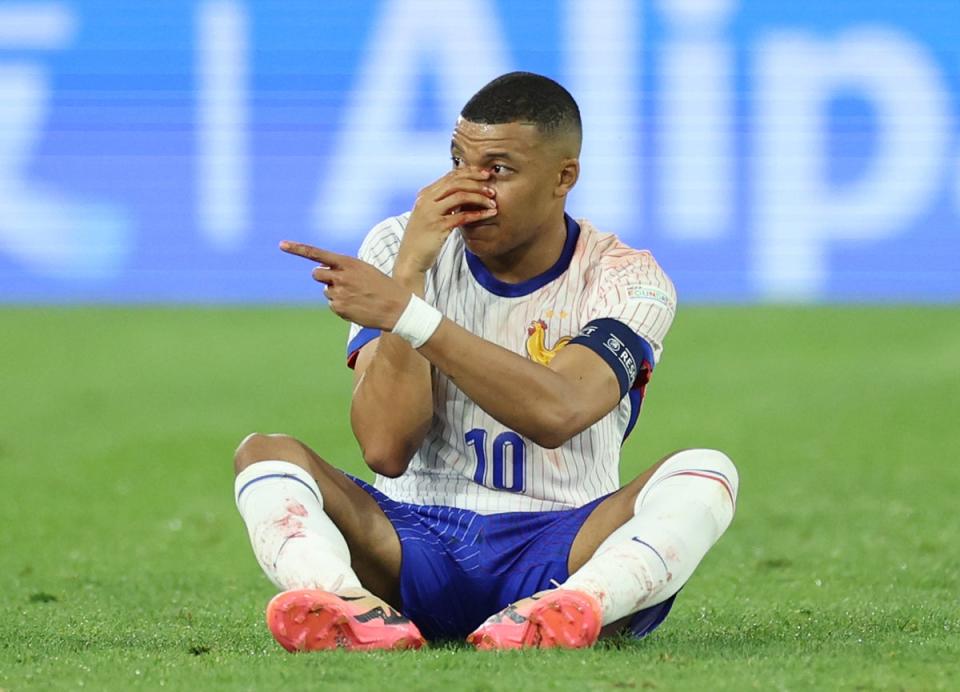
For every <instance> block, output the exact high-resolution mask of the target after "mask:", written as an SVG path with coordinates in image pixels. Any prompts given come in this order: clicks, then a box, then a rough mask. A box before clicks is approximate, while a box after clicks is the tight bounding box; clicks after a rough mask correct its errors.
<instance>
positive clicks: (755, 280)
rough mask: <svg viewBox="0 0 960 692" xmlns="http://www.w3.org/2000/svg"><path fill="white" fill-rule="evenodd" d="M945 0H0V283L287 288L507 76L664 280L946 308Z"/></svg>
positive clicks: (85, 294) (434, 166)
mask: <svg viewBox="0 0 960 692" xmlns="http://www.w3.org/2000/svg"><path fill="white" fill-rule="evenodd" d="M958 27H960V2H956V1H955V0H916V1H915V2H909V3H906V2H900V1H899V0H846V1H845V2H842V3H838V2H835V1H828V0H809V1H808V2H802V3H790V2H781V1H779V0H751V1H750V2H747V1H746V0H647V1H644V2H630V1H629V0H609V1H606V2H602V1H598V0H556V1H552V2H546V1H528V2H522V3H521V2H511V1H510V0H498V1H494V0H356V1H347V0H343V1H329V2H306V1H303V0H287V1H285V2H282V3H278V2H267V1H266V0H263V1H254V0H248V1H246V2H244V1H242V0H196V1H194V2H186V1H181V0H165V1H164V2H149V3H148V2H120V1H119V0H74V1H70V2H67V1H62V2H61V1H55V0H35V1H33V0H17V1H16V2H8V1H5V0H0V301H3V302H33V303H36V302H55V303H56V302H92V301H107V302H157V301H173V302H221V301H227V302H238V301H254V302H262V301H301V300H316V299H319V298H320V291H319V288H318V287H317V286H316V285H313V284H312V283H311V282H310V281H309V278H308V274H307V273H305V272H303V271H298V270H301V269H302V267H301V266H300V265H298V264H296V262H297V260H296V259H294V258H290V257H288V256H285V255H282V253H280V252H279V251H278V250H277V249H276V245H277V241H278V240H280V239H282V238H291V239H297V240H303V241H306V242H310V243H314V244H318V245H322V246H324V247H328V248H331V249H334V250H338V251H342V252H350V253H353V252H356V250H357V248H358V246H359V243H360V241H361V239H362V237H363V235H364V234H365V232H366V231H367V230H368V229H369V228H370V227H371V226H372V225H373V224H375V223H376V222H377V221H379V220H380V219H382V218H384V217H386V216H389V215H393V214H397V213H400V212H402V211H405V210H406V209H408V208H409V207H410V206H411V204H412V201H413V198H414V196H415V194H416V191H417V190H418V189H419V188H421V187H423V186H424V185H426V184H427V183H429V182H431V181H432V180H434V179H435V178H437V177H439V176H440V175H442V174H443V173H444V172H445V171H446V170H447V169H448V167H449V158H448V147H449V136H450V131H451V128H452V125H453V122H454V121H455V119H456V116H457V114H458V112H459V110H460V108H461V107H462V106H463V104H464V103H465V102H466V100H467V99H468V98H469V97H470V95H471V94H472V93H473V92H475V91H476V90H477V89H478V88H479V87H481V86H482V85H483V84H484V83H486V82H487V81H489V80H490V79H491V78H493V77H495V76H496V75H498V74H501V73H503V72H507V71H510V70H516V69H522V70H529V71H534V72H540V73H543V74H546V75H549V76H551V77H553V78H555V79H557V80H559V81H560V82H562V83H563V84H564V85H565V86H567V87H568V89H569V90H570V91H571V92H572V93H573V94H574V96H575V97H576V98H577V100H578V102H579V104H580V106H581V110H582V113H583V119H584V127H585V139H584V152H583V157H582V175H581V181H580V183H579V185H578V187H577V189H576V190H575V191H574V193H573V195H572V197H571V199H570V201H569V205H568V210H569V211H570V212H571V213H572V214H573V215H574V216H576V217H586V218H589V219H591V220H593V221H594V222H595V223H596V224H597V225H598V226H599V227H600V228H602V229H604V230H610V231H613V232H616V233H617V234H618V235H620V236H621V237H622V238H623V239H624V240H625V241H626V242H628V243H630V244H632V245H634V246H637V247H645V248H649V249H651V250H652V251H653V252H654V254H655V255H656V256H657V258H658V260H659V261H660V263H661V264H662V265H664V267H665V268H666V269H667V271H668V273H670V274H671V276H672V277H673V278H674V280H675V282H676V284H677V287H678V291H679V293H680V297H681V300H682V301H684V302H686V301H691V300H693V301H735V302H751V301H770V300H788V301H807V300H810V301H872V302H880V301H932V302H944V301H957V300H960V270H958V268H957V267H958V263H960V44H958V43H957V41H956V35H957V28H958Z"/></svg>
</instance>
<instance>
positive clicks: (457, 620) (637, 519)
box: [235, 73, 738, 651]
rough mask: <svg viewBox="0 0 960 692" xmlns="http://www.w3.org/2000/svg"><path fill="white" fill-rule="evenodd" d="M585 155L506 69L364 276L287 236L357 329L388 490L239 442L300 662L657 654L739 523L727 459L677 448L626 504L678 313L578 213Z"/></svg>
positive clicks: (276, 621)
mask: <svg viewBox="0 0 960 692" xmlns="http://www.w3.org/2000/svg"><path fill="white" fill-rule="evenodd" d="M580 143H581V123H580V113H579V109H578V108H577V104H576V102H575V101H574V100H573V98H572V97H571V96H570V94H569V93H568V92H567V91H566V90H565V89H564V88H563V87H562V86H560V85H559V84H557V83H556V82H554V81H552V80H550V79H547V78H545V77H541V76H539V75H534V74H529V73H511V74H507V75H504V76H502V77H499V78H498V79H495V80H494V81H492V82H491V83H489V84H487V85H486V86H485V87H483V88H482V89H481V90H480V91H479V92H478V93H477V94H476V95H475V96H474V97H473V98H472V99H470V101H469V102H468V103H467V105H466V106H465V107H464V109H463V111H462V112H461V114H460V118H459V119H458V120H457V123H456V126H455V129H454V132H453V138H452V142H451V149H450V154H451V161H452V170H451V171H450V172H449V173H447V174H446V175H444V176H443V177H442V178H440V179H439V180H437V181H436V182H434V183H433V184H432V185H429V186H427V187H426V188H424V189H423V190H422V191H421V192H420V194H419V196H418V198H417V200H416V204H415V205H414V208H413V210H412V212H408V213H405V214H402V215H400V216H397V217H393V218H390V219H387V220H386V221H384V222H382V223H381V224H379V225H378V226H376V227H375V228H374V229H373V230H372V231H371V232H370V233H369V234H368V235H367V237H366V240H365V241H364V242H363V245H362V246H361V248H360V258H359V259H356V258H351V257H345V256H342V255H338V254H335V253H332V252H328V251H325V250H322V249H319V248H315V247H311V246H308V245H302V244H298V243H291V242H284V243H282V244H281V248H282V249H283V250H285V251H286V252H289V253H293V254H296V255H300V256H302V257H305V258H307V259H310V260H313V261H314V262H316V263H319V265H320V266H318V267H317V268H315V269H314V270H313V278H314V279H315V280H316V281H318V282H321V283H323V284H325V285H326V289H325V291H324V294H325V295H326V297H327V299H328V300H329V303H330V307H331V309H332V310H333V311H334V312H336V313H337V314H338V315H340V316H341V317H343V318H345V319H347V320H350V321H351V322H352V323H353V325H352V328H351V331H350V338H349V345H348V348H347V361H348V364H350V365H351V366H352V367H353V368H354V372H355V383H356V386H355V389H354V392H353V400H352V405H351V410H350V419H351V424H352V428H353V432H354V435H355V436H356V438H357V441H358V442H359V444H360V448H361V449H362V451H363V458H364V461H365V462H366V463H367V465H368V466H369V467H370V468H371V469H372V470H373V471H374V472H375V473H376V481H375V483H374V485H373V486H370V485H368V484H367V483H364V482H363V481H360V480H358V479H355V478H352V477H350V476H347V475H345V474H344V473H343V472H341V471H339V470H338V469H336V468H335V467H333V466H331V465H330V464H329V463H327V462H326V461H324V460H323V459H322V458H321V457H320V456H319V455H318V454H317V453H315V452H314V451H313V450H312V449H311V448H310V447H308V446H307V445H305V444H304V443H302V442H300V441H298V440H296V439H293V438H291V437H289V436H285V435H262V434H257V433H255V434H252V435H250V436H248V437H247V438H246V439H245V440H244V441H243V442H242V443H241V445H240V447H239V449H238V450H237V452H236V458H235V468H236V471H237V478H236V486H235V493H236V500H237V506H238V508H239V510H240V513H241V514H242V516H243V519H244V521H245V522H246V525H247V528H248V531H249V534H250V539H251V542H252V545H253V549H254V553H255V555H256V557H257V560H258V561H259V563H260V565H261V567H262V568H263V570H264V572H266V574H267V576H268V577H269V578H270V579H271V580H272V581H273V582H274V583H275V584H276V585H277V586H278V587H279V588H280V589H282V590H283V591H282V592H281V593H279V594H278V595H277V596H276V597H275V598H274V599H273V600H272V601H271V602H270V604H269V605H268V606H267V621H268V625H269V627H270V630H271V632H272V633H273V635H274V637H275V638H276V639H277V641H279V642H280V644H282V645H283V646H284V647H285V648H287V649H289V650H291V651H297V650H315V649H329V648H346V649H354V650H369V649H399V648H407V647H419V646H421V645H422V644H423V643H424V637H426V638H429V639H449V638H463V637H466V638H467V640H468V641H469V642H470V643H472V644H473V645H474V646H476V647H477V648H480V649H498V648H519V647H554V646H562V647H585V646H590V645H592V644H593V643H594V642H595V641H596V640H597V638H598V637H599V636H600V634H601V632H614V631H619V630H621V629H623V628H629V630H630V631H632V632H633V633H634V634H636V635H637V636H644V635H646V634H648V633H650V632H651V631H652V630H653V629H654V628H656V627H657V626H658V625H659V624H660V623H661V622H662V621H663V619H664V618H665V617H666V615H667V613H668V612H669V610H670V607H671V605H672V604H673V601H674V598H675V597H676V594H677V592H678V591H679V590H680V588H681V587H682V586H683V585H684V584H685V583H686V581H687V580H688V579H689V578H690V576H691V574H692V573H693V570H694V569H695V568H696V566H697V564H699V562H700V560H701V559H702V558H703V556H704V555H705V554H706V552H707V550H709V549H710V547H711V546H712V545H713V544H714V543H715V542H716V541H717V539H718V538H719V537H720V535H721V534H722V533H723V532H724V530H725V529H726V528H727V526H728V525H729V524H730V521H731V519H732V517H733V513H734V506H735V503H736V497H737V487H738V477H737V471H736V469H735V467H734V465H733V463H732V462H731V461H730V459H729V458H727V456H726V455H724V454H723V453H721V452H718V451H714V450H708V449H689V450H685V451H681V452H677V453H674V454H671V455H669V456H667V457H665V458H664V459H661V460H660V461H659V462H657V463H656V464H654V465H653V466H651V467H650V468H649V469H648V470H646V471H645V472H644V473H642V474H640V475H639V476H638V477H637V478H635V479H634V480H633V481H631V482H630V483H627V484H626V485H625V486H623V487H622V488H619V489H618V486H619V462H620V447H621V445H622V443H623V441H624V440H625V439H626V437H627V436H628V435H629V434H630V432H631V431H632V430H633V428H634V425H635V423H636V420H637V416H638V414H639V412H640V405H641V402H642V400H643V397H644V389H645V386H646V384H647V382H648V381H649V379H650V376H651V374H652V373H653V369H654V366H655V365H656V363H657V362H658V360H659V359H660V356H661V353H662V350H663V340H664V337H665V335H666V333H667V330H668V329H669V327H670V324H671V322H672V320H673V316H674V312H675V309H676V302H675V301H676V297H675V292H674V288H673V285H672V283H671V282H670V280H669V279H668V278H667V276H666V274H665V273H664V272H663V270H662V269H661V268H660V266H659V265H658V264H657V262H656V261H655V260H654V258H653V257H652V256H651V254H650V253H649V252H645V251H640V250H634V249H632V248H630V247H627V246H626V245H624V244H623V243H621V242H620V241H619V240H618V239H617V237H616V236H614V235H611V234H608V233H602V232H600V231H598V230H597V229H595V228H594V227H593V226H592V225H591V224H590V223H589V222H587V221H586V220H579V221H575V220H574V219H573V218H571V217H570V216H568V215H566V213H565V211H564V207H565V201H566V197H567V194H568V193H569V192H570V190H571V189H573V187H574V185H575V184H576V182H577V178H578V176H579V174H580V164H579V160H578V156H579V154H580ZM623 203H624V204H629V203H630V200H623ZM390 604H393V605H390Z"/></svg>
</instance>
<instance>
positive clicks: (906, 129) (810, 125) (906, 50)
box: [753, 28, 950, 299]
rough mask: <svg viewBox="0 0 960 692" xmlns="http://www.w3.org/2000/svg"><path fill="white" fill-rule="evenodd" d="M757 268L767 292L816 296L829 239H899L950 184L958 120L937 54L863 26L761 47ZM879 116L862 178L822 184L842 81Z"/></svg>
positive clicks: (783, 38)
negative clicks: (952, 134)
mask: <svg viewBox="0 0 960 692" xmlns="http://www.w3.org/2000/svg"><path fill="white" fill-rule="evenodd" d="M757 61H758V67H757V75H756V81H755V84H756V89H757V92H756V94H757V96H756V98H757V104H756V119H757V149H756V159H755V165H754V171H753V179H754V180H755V181H756V200H757V201H756V205H757V206H756V210H757V211H756V214H757V215H756V233H757V237H756V240H755V246H754V248H753V270H754V272H755V276H756V280H757V282H758V284H759V288H760V290H761V292H762V294H763V296H764V297H766V298H774V299H803V298H810V297H817V296H818V295H819V293H820V291H821V290H822V289H823V287H824V283H825V280H826V270H827V251H828V249H829V246H830V244H831V242H832V241H837V240H840V241H850V242H861V243H866V242H870V241H875V240H880V239H883V238H887V237H890V236H892V235H896V234H897V233H898V232H899V231H900V230H901V229H902V228H903V227H904V225H905V224H907V223H908V222H909V221H910V220H911V219H913V218H915V217H916V216H917V215H918V214H920V213H922V212H923V211H924V210H925V209H926V208H927V207H928V206H929V204H930V203H931V200H932V196H933V195H935V194H936V192H937V188H938V187H939V185H940V184H941V182H942V174H943V170H944V156H945V153H946V148H945V145H946V135H947V131H948V129H949V127H950V123H949V119H948V114H947V111H946V104H945V96H946V91H945V87H944V85H943V82H942V80H941V78H940V75H939V74H938V73H937V71H936V69H935V63H934V62H933V59H932V58H931V57H930V56H929V55H927V54H925V53H924V52H923V51H922V50H921V49H920V47H919V46H918V45H917V44H915V43H914V42H912V41H910V40H909V39H907V38H906V37H904V36H903V35H901V34H899V33H896V32H893V31H891V30H889V29H883V28H861V29H858V30H855V31H848V32H846V33H844V34H841V35H840V37H838V38H837V39H836V40H834V41H820V40H817V39H816V38H814V37H811V36H809V35H806V34H800V33H786V34H779V35H776V36H775V37H773V38H770V39H768V40H767V41H766V42H765V43H764V44H763V45H762V47H761V49H760V51H759V53H758V55H757ZM841 88H847V89H852V90H856V92H858V93H861V94H863V96H864V98H866V99H867V100H868V101H869V102H870V103H871V105H872V106H873V108H874V109H875V112H876V120H877V142H878V144H877V147H876V148H877V150H876V152H875V153H874V155H873V157H872V159H871V161H870V162H869V165H868V166H867V170H866V171H865V173H864V174H863V175H862V176H861V177H860V179H859V180H856V181H853V182H851V183H848V184H844V185H843V186H842V187H839V188H836V189H831V188H829V187H828V185H827V181H826V176H825V172H826V166H827V164H826V161H825V156H824V154H825V148H826V145H825V141H826V136H825V135H826V127H827V123H826V117H825V116H826V103H827V100H828V98H829V97H830V96H831V94H834V93H836V92H837V90H838V89H841Z"/></svg>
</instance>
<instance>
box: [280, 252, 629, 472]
mask: <svg viewBox="0 0 960 692" xmlns="http://www.w3.org/2000/svg"><path fill="white" fill-rule="evenodd" d="M283 247H284V249H285V250H286V251H288V252H293V253H294V254H298V255H302V256H304V257H309V258H310V259H314V260H317V261H319V262H323V263H324V264H325V265H327V266H326V267H319V268H317V269H315V270H314V272H313V276H314V278H315V279H316V280H317V281H320V282H322V283H325V284H327V285H328V288H327V289H326V291H325V293H326V294H327V296H328V298H329V299H330V307H331V309H332V310H333V311H334V312H336V313H337V314H338V315H340V316H341V317H344V318H346V319H350V320H352V321H354V322H356V323H358V324H363V325H366V326H369V327H373V328H376V329H381V330H390V329H392V328H393V326H394V325H395V324H396V322H397V319H398V318H399V317H400V314H401V313H402V312H403V310H404V308H405V307H406V305H407V302H408V301H409V300H410V295H411V291H410V290H408V289H406V288H404V286H402V285H401V284H400V283H399V282H398V281H396V280H395V279H392V278H390V277H388V276H386V275H385V274H383V273H382V272H380V271H379V270H377V269H376V268H374V267H372V266H371V265H369V264H367V263H366V262H362V261H361V260H358V259H354V258H352V257H344V256H342V255H337V254H335V253H331V252H327V251H325V250H320V249H318V248H313V247H310V246H305V245H295V244H284V246H283ZM386 336H388V337H390V341H392V342H393V344H392V345H395V346H396V349H397V351H401V352H402V354H403V357H407V356H408V355H409V357H411V358H414V359H415V358H420V360H421V361H422V363H423V364H426V363H427V360H429V361H430V362H432V363H433V364H434V365H436V366H437V368H438V369H440V370H441V371H442V372H444V373H445V374H446V375H447V376H448V377H450V378H451V379H452V380H453V381H454V382H455V383H456V385H457V386H458V387H459V388H460V389H461V390H462V391H463V392H464V393H465V394H466V395H467V396H468V397H470V398H471V399H472V400H473V401H475V402H476V403H477V404H478V405H479V406H480V407H481V408H483V409H484V410H485V411H487V412H488V413H489V414H490V415H492V416H493V417H494V418H496V419H497V420H499V421H500V422H501V423H503V424H504V425H506V426H508V427H510V428H512V429H513V430H516V431H517V432H519V433H521V434H522V435H524V436H526V437H527V438H529V439H531V440H532V441H534V442H535V443H537V444H539V445H541V446H544V447H557V446H559V445H561V444H563V443H564V442H566V441H567V440H568V439H570V438H571V437H572V436H573V435H576V434H577V433H579V432H581V431H582V430H584V429H586V428H587V427H588V426H590V425H591V424H593V423H594V422H596V421H597V420H599V419H600V418H602V417H603V416H604V415H606V414H607V413H609V412H610V411H611V410H612V409H613V407H614V406H616V405H617V402H618V401H619V400H620V388H619V385H618V381H617V377H616V376H615V375H614V373H613V371H612V370H611V368H610V366H608V365H607V363H605V362H604V361H603V359H602V358H601V357H600V356H599V355H597V354H596V353H594V352H593V351H592V350H590V349H589V348H586V347H584V346H580V345H578V344H570V345H568V346H566V347H565V348H564V349H563V350H562V351H561V352H560V353H559V354H558V355H557V357H556V358H554V359H553V361H552V362H551V363H550V365H549V366H544V365H540V364H539V363H534V362H533V361H530V360H528V359H526V358H524V357H523V356H520V355H518V354H516V353H513V352H511V351H508V350H507V349H504V348H502V347H500V346H498V345H496V344H494V343H492V342H489V341H486V340H484V339H482V338H480V337H478V336H476V335H474V334H471V333H470V332H468V331H467V330H465V329H463V328H462V327H460V326H459V325H457V324H455V323H454V322H452V321H450V320H448V319H444V320H443V322H442V323H441V324H440V327H439V328H438V329H437V331H436V332H435V333H434V334H433V336H432V337H431V338H430V339H429V341H427V343H426V344H424V345H423V347H421V349H420V351H419V352H416V351H414V350H413V348H412V347H411V346H410V345H409V344H407V343H406V342H403V343H400V344H397V343H396V342H397V340H399V337H397V336H395V335H392V334H388V335H386ZM381 339H382V340H383V342H387V339H386V338H384V337H383V336H382V337H381ZM368 349H370V344H368V345H367V346H365V347H364V349H363V350H364V351H367V350H368ZM404 349H406V350H404ZM378 352H379V344H378V348H377V351H374V352H373V354H372V355H365V354H363V352H361V356H362V357H363V358H364V360H367V359H369V361H370V363H372V362H373V360H374V359H376V360H377V365H376V366H373V365H371V364H369V363H367V364H365V367H366V369H365V370H364V371H363V372H362V373H361V376H360V377H361V382H360V385H358V389H360V388H361V387H363V386H364V385H366V384H372V385H373V386H370V387H369V389H368V392H369V394H370V396H369V398H368V399H367V400H366V403H367V404H369V406H370V409H369V411H374V407H377V408H376V409H375V411H376V412H378V413H379V415H381V416H383V417H384V419H385V418H387V417H390V416H393V415H395V413H396V411H397V409H398V408H399V407H401V406H409V405H411V404H412V403H413V402H411V401H406V400H399V399H391V398H390V395H391V394H390V393H391V392H395V391H399V390H398V389H396V388H395V383H393V382H387V381H386V380H388V379H389V378H390V377H391V375H392V374H397V371H396V370H395V369H394V368H391V367H390V366H391V365H393V366H394V367H395V362H393V361H390V360H389V359H388V358H382V359H381V358H379V354H378ZM407 352H409V354H408V353H407ZM390 353H393V351H387V355H388V356H389V354H390ZM424 358H426V360H424ZM409 362H416V361H415V360H411V361H409ZM380 363H383V364H384V366H383V367H382V368H380ZM374 367H376V368H378V369H379V370H374ZM371 372H373V373H374V374H375V375H376V376H377V379H374V378H372V377H371V378H370V382H369V383H367V382H365V381H366V380H367V376H368V375H369V374H370V373H371ZM428 380H429V376H428V377H427V381H428ZM374 387H377V389H375V388H374ZM357 396H358V394H357V393H355V394H354V397H355V399H356V398H357ZM430 405H431V406H432V403H431V404H430ZM366 413H367V411H365V412H364V415H366ZM421 415H422V410H421ZM365 420H368V421H371V422H373V423H376V425H375V426H374V427H377V426H379V425H381V424H382V422H381V421H380V420H378V419H377V418H376V417H375V416H371V417H370V418H367V419H365ZM404 420H408V421H410V420H413V421H414V422H419V424H420V425H421V426H424V425H428V424H429V418H419V419H416V418H413V417H411V418H406V417H405V418H404ZM423 432H424V433H425V429H424V430H423ZM358 439H359V438H358ZM365 439H366V438H365ZM405 439H406V440H407V444H408V445H409V444H412V443H413V441H416V444H417V445H419V443H420V442H421V441H422V435H421V436H420V437H419V438H417V437H415V436H414V435H413V434H412V431H411V433H410V434H409V437H407V438H405ZM361 444H363V442H361ZM368 444H369V443H368ZM384 444H385V445H386V444H389V441H387V442H385V443H384ZM415 448H416V447H415V446H414V449H415ZM365 450H366V447H365ZM410 453H411V454H412V451H411V452H410ZM394 461H395V463H396V465H394V464H390V465H389V468H387V469H386V470H387V471H390V472H391V473H390V475H399V474H400V473H402V472H403V470H405V469H406V464H407V463H408V462H409V457H407V458H406V459H403V460H402V463H400V461H397V460H396V459H395V460H394ZM393 471H396V473H392V472H393ZM381 472H382V471H381Z"/></svg>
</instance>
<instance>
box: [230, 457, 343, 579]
mask: <svg viewBox="0 0 960 692" xmlns="http://www.w3.org/2000/svg"><path fill="white" fill-rule="evenodd" d="M234 497H235V498H236V500H237V509H238V510H240V515H241V516H242V517H243V521H244V522H245V523H246V525H247V532H248V533H249V534H250V543H251V545H253V552H254V555H256V556H257V562H259V563H260V567H262V568H263V571H264V573H265V574H266V575H267V576H268V577H269V578H270V581H272V582H273V583H274V584H276V585H277V586H278V587H279V588H281V589H284V590H290V589H323V590H324V591H333V592H336V591H340V590H341V589H346V588H358V587H360V580H359V579H357V575H356V574H354V572H353V570H352V569H350V550H349V549H348V548H347V542H346V541H345V540H344V539H343V534H341V533H340V530H339V529H338V528H337V527H336V525H335V524H334V523H333V522H332V521H331V520H330V517H328V516H327V515H326V513H324V511H323V496H322V495H321V494H320V488H318V487H317V482H316V481H315V480H314V479H313V478H312V477H311V476H310V474H309V473H307V472H306V471H305V470H304V469H303V468H301V467H299V466H297V465H296V464H291V463H289V462H287V461H258V462H257V463H255V464H251V465H250V466H248V467H247V468H245V469H244V470H243V471H241V472H240V474H239V475H238V476H237V480H236V483H235V485H234Z"/></svg>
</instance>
